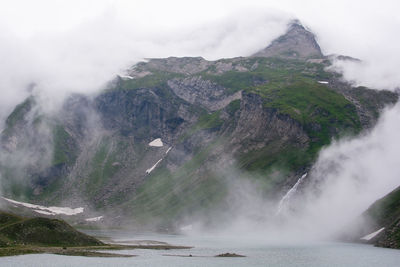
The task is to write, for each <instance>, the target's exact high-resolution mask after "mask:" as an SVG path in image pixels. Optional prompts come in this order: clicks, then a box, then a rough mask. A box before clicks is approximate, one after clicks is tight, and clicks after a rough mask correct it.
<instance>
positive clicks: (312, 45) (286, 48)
mask: <svg viewBox="0 0 400 267" xmlns="http://www.w3.org/2000/svg"><path fill="white" fill-rule="evenodd" d="M253 57H285V58H322V57H323V55H322V52H321V48H320V47H319V45H318V43H317V41H316V40H315V36H314V34H313V33H312V32H310V31H308V30H307V29H305V28H304V26H303V25H302V24H301V23H300V22H299V21H298V20H294V21H292V22H291V23H289V25H288V30H287V31H286V33H285V34H284V35H281V36H280V37H278V38H277V39H275V40H274V41H273V42H272V43H271V44H270V45H269V46H267V47H266V48H264V49H262V50H261V51H259V52H257V53H255V54H254V55H253Z"/></svg>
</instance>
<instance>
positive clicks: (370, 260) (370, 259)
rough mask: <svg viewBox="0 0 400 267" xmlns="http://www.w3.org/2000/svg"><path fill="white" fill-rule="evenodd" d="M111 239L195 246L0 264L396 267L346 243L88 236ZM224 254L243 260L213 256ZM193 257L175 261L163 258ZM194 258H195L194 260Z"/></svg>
mask: <svg viewBox="0 0 400 267" xmlns="http://www.w3.org/2000/svg"><path fill="white" fill-rule="evenodd" d="M90 234H94V235H97V236H99V235H100V236H106V237H111V238H113V239H114V240H117V241H122V240H157V241H164V242H168V243H170V244H174V245H188V246H194V248H192V249H190V250H144V249H138V250H123V251H116V252H115V253H123V254H132V255H137V257H133V258H88V257H76V256H58V255H48V254H42V255H23V256H14V257H4V258H0V266H113V267H116V266H307V267H312V266H318V267H320V266H322V267H323V266H346V267H347V266H355V267H357V266H363V267H365V266H367V267H368V266H380V267H384V266H400V250H393V249H383V248H375V247H373V246H370V245H361V244H346V243H313V244H296V245H283V244H282V245H276V244H275V245H271V244H267V243H266V242H262V241H260V240H248V239H240V238H221V237H219V238H215V237H188V236H179V235H160V234H157V235H155V234H149V235H137V234H134V233H129V232H121V231H107V232H90ZM225 252H233V253H237V254H242V255H246V256H247V257H245V258H215V257H213V256H215V255H217V254H221V253H225ZM189 254H191V255H193V256H194V257H178V256H165V255H189ZM197 256H198V257H197Z"/></svg>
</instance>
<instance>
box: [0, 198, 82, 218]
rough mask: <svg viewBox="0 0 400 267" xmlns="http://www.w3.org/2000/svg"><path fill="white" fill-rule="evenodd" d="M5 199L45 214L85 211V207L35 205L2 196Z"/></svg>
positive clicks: (73, 213)
mask: <svg viewBox="0 0 400 267" xmlns="http://www.w3.org/2000/svg"><path fill="white" fill-rule="evenodd" d="M2 198H3V199H5V200H7V201H8V202H10V203H13V204H16V205H20V206H24V207H26V208H30V209H33V210H34V211H35V212H37V213H40V214H44V215H59V214H62V215H77V214H79V213H82V212H83V208H82V207H79V208H69V207H45V206H40V205H35V204H31V203H26V202H20V201H16V200H12V199H9V198H5V197H2Z"/></svg>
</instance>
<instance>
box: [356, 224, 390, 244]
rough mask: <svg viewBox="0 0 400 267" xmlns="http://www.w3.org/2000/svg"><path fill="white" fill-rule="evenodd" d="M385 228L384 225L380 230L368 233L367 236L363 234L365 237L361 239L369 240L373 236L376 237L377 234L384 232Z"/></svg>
mask: <svg viewBox="0 0 400 267" xmlns="http://www.w3.org/2000/svg"><path fill="white" fill-rule="evenodd" d="M383 230H385V227H382V228H381V229H379V230H378V231H375V232H373V233H370V234H368V235H366V236H363V237H361V238H360V239H361V240H366V241H369V240H371V239H372V238H374V237H375V236H377V235H378V234H379V233H380V232H382V231H383Z"/></svg>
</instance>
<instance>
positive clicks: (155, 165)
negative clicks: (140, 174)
mask: <svg viewBox="0 0 400 267" xmlns="http://www.w3.org/2000/svg"><path fill="white" fill-rule="evenodd" d="M162 160H163V159H160V160H159V161H157V162H156V164H154V165H153V167H151V168H150V169H147V170H146V173H147V174H149V173H151V172H152V171H153V170H154V169H155V168H156V167H157V165H158V163H160V162H161V161H162Z"/></svg>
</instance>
